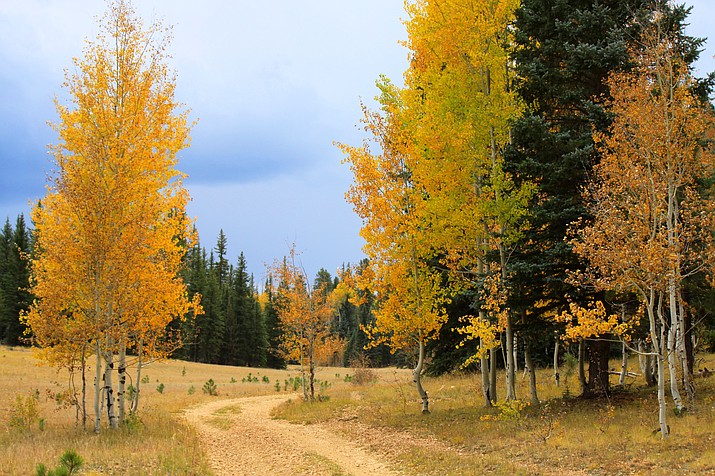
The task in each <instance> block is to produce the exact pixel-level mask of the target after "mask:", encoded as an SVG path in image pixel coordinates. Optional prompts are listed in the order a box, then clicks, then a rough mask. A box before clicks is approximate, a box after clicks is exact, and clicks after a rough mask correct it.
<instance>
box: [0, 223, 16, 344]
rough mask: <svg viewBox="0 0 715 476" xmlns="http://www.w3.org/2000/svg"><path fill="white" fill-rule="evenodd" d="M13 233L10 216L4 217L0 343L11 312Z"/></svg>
mask: <svg viewBox="0 0 715 476" xmlns="http://www.w3.org/2000/svg"><path fill="white" fill-rule="evenodd" d="M13 234H14V233H13V229H12V225H11V224H10V218H9V217H8V218H6V219H5V226H4V227H3V229H2V232H0V343H5V332H6V329H7V326H8V322H10V320H11V319H12V314H13V301H12V299H13V295H12V281H13V280H12V273H11V271H10V269H11V266H10V254H11V250H12V238H13Z"/></svg>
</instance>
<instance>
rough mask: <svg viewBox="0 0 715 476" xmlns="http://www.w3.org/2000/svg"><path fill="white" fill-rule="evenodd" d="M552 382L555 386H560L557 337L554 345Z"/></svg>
mask: <svg viewBox="0 0 715 476" xmlns="http://www.w3.org/2000/svg"><path fill="white" fill-rule="evenodd" d="M554 380H555V381H556V386H557V387H558V386H559V385H560V384H561V374H559V337H558V336H556V343H555V344H554Z"/></svg>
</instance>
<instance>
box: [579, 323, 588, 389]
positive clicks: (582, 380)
mask: <svg viewBox="0 0 715 476" xmlns="http://www.w3.org/2000/svg"><path fill="white" fill-rule="evenodd" d="M578 381H579V384H580V385H581V394H584V393H586V341H585V340H584V339H583V337H582V338H581V339H579V341H578Z"/></svg>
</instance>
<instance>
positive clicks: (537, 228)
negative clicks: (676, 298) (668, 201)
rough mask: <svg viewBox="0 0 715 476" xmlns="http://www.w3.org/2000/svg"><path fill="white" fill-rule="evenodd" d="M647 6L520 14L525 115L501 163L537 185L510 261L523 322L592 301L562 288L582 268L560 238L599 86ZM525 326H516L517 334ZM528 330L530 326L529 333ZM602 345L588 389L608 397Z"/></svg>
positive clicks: (549, 7) (570, 5) (539, 2)
mask: <svg viewBox="0 0 715 476" xmlns="http://www.w3.org/2000/svg"><path fill="white" fill-rule="evenodd" d="M643 3H644V2H643V0H523V1H522V5H521V7H520V8H519V9H518V10H517V12H516V21H515V25H514V41H515V48H514V51H513V53H512V58H513V60H514V64H515V68H516V72H517V77H518V78H519V81H518V82H517V84H516V90H517V92H518V94H519V95H520V96H521V98H522V100H523V101H524V103H525V105H526V111H525V113H524V114H523V115H522V117H521V118H520V119H519V120H518V121H517V122H516V123H515V125H514V129H513V142H512V146H511V147H510V150H508V151H507V154H506V167H507V168H508V169H509V171H510V172H512V173H513V174H514V175H515V177H516V178H517V180H525V181H531V182H533V183H537V184H538V187H539V188H538V193H537V194H536V199H535V200H534V203H533V204H532V206H531V212H532V213H531V216H530V227H529V229H528V230H527V231H526V232H525V233H524V237H523V239H522V241H521V246H520V247H519V249H518V250H517V252H516V253H515V254H514V255H512V256H511V258H510V263H511V266H512V270H513V272H514V273H515V276H514V282H516V283H517V285H516V286H515V287H517V288H518V289H516V290H515V291H516V293H515V295H516V296H517V299H518V301H517V302H514V303H512V306H513V307H514V308H517V309H520V310H521V312H520V313H521V315H522V316H526V315H527V310H530V317H529V322H532V323H533V322H534V321H533V320H534V319H535V318H539V317H540V316H543V315H546V314H549V313H553V312H560V311H561V310H563V309H565V308H566V306H567V305H568V302H569V301H575V302H584V301H586V300H588V299H589V298H590V297H591V296H589V295H588V293H587V292H585V291H584V290H582V289H578V288H576V287H574V286H572V285H570V284H569V283H568V282H567V277H568V273H569V272H570V271H578V270H579V269H583V263H582V262H580V261H579V260H578V258H577V257H576V255H575V254H574V253H573V251H572V249H571V246H570V245H569V244H568V243H567V240H566V237H567V235H568V232H569V227H570V226H572V224H573V223H574V222H576V221H577V220H579V219H582V218H584V217H586V218H588V217H587V213H586V209H585V206H584V203H583V200H582V198H581V190H582V187H583V186H584V184H585V183H586V179H587V178H588V176H589V174H590V173H591V170H592V168H593V165H594V164H595V163H597V162H598V159H599V157H598V154H597V153H596V152H595V150H594V142H593V132H594V130H596V131H602V132H603V131H606V130H607V128H608V126H609V125H610V124H611V118H610V117H609V115H608V113H607V112H606V111H605V109H604V106H603V100H604V99H605V98H607V97H608V89H607V87H606V86H605V84H604V80H605V79H606V77H607V76H608V74H609V73H610V72H611V71H614V70H618V69H621V68H624V67H626V66H627V62H628V40H629V38H634V37H635V35H634V33H635V32H634V31H632V30H633V29H634V28H635V27H634V26H633V25H634V24H635V22H634V21H633V20H634V15H635V14H636V13H637V12H639V9H640V8H641V6H642V4H643ZM529 322H522V323H521V328H522V329H521V330H522V334H524V331H527V332H528V329H526V328H525V327H527V326H528V323H529ZM532 330H533V329H532ZM608 349H609V346H608V344H607V343H605V344H604V343H603V342H592V343H591V345H590V376H589V383H588V386H587V387H586V389H585V391H586V393H598V392H600V391H608V374H607V372H608Z"/></svg>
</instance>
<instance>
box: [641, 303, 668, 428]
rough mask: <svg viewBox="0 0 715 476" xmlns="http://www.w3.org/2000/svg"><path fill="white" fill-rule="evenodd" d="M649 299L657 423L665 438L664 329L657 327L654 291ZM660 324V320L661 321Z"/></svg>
mask: <svg viewBox="0 0 715 476" xmlns="http://www.w3.org/2000/svg"><path fill="white" fill-rule="evenodd" d="M649 294H650V300H649V301H648V302H647V306H646V307H647V310H648V320H649V322H650V338H651V341H652V342H653V349H655V350H656V354H657V355H656V366H657V368H658V423H659V424H660V436H661V438H663V439H665V438H667V437H668V435H669V433H670V430H669V429H668V423H667V420H666V419H667V407H666V401H665V364H664V357H663V356H664V351H665V349H664V347H665V346H664V343H663V338H664V337H665V335H664V330H663V329H661V330H660V331H659V329H658V323H657V321H656V317H655V312H654V309H653V306H654V303H655V291H654V290H651V291H650V293H649ZM661 324H662V322H661ZM661 327H662V326H661Z"/></svg>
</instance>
